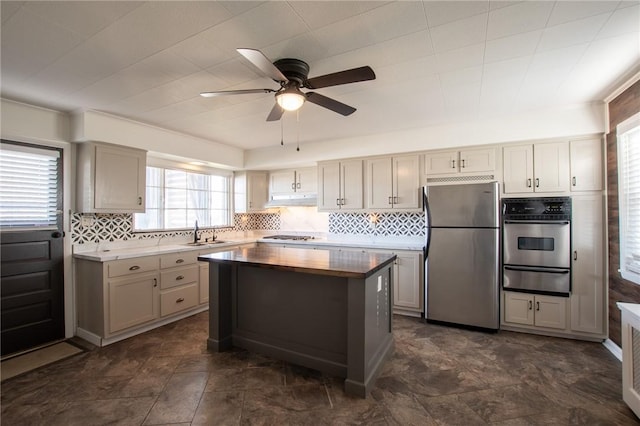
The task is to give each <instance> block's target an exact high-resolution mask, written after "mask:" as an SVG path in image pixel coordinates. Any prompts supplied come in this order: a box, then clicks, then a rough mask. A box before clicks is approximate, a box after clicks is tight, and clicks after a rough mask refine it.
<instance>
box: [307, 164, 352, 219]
mask: <svg viewBox="0 0 640 426" xmlns="http://www.w3.org/2000/svg"><path fill="white" fill-rule="evenodd" d="M318 183H319V185H318V210H319V211H332V210H339V209H340V198H341V197H342V195H341V192H340V163H339V162H334V163H323V164H320V165H319V166H318ZM361 186H362V185H361Z"/></svg>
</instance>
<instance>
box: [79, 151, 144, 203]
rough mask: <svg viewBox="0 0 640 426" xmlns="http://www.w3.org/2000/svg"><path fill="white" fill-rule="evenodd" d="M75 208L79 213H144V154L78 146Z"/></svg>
mask: <svg viewBox="0 0 640 426" xmlns="http://www.w3.org/2000/svg"><path fill="white" fill-rule="evenodd" d="M77 166H78V168H77V178H78V193H77V208H78V211H80V212H82V213H144V211H145V190H146V188H145V186H146V166H147V154H146V151H143V150H140V149H134V148H128V147H122V146H117V145H107V144H97V143H91V142H86V143H81V144H78V161H77Z"/></svg>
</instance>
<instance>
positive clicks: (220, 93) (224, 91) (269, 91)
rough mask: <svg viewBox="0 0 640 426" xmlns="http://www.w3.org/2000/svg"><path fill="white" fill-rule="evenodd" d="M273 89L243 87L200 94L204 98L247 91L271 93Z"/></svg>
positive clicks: (245, 92)
mask: <svg viewBox="0 0 640 426" xmlns="http://www.w3.org/2000/svg"><path fill="white" fill-rule="evenodd" d="M273 92H275V90H273V89H244V90H222V91H219V92H202V93H200V96H202V97H204V98H213V97H214V96H225V95H246V94H249V93H273Z"/></svg>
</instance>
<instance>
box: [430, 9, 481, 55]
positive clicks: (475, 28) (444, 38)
mask: <svg viewBox="0 0 640 426" xmlns="http://www.w3.org/2000/svg"><path fill="white" fill-rule="evenodd" d="M486 36H487V14H486V13H484V14H482V15H476V16H473V17H471V18H466V19H461V20H459V21H455V22H451V23H449V24H445V25H440V26H438V27H433V28H431V39H432V40H433V45H434V47H435V49H436V52H444V51H447V50H453V49H458V48H460V47H464V46H469V45H472V44H476V43H479V42H482V41H484V40H485V38H486Z"/></svg>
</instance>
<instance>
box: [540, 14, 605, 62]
mask: <svg viewBox="0 0 640 426" xmlns="http://www.w3.org/2000/svg"><path fill="white" fill-rule="evenodd" d="M609 15H610V14H609V13H604V14H600V15H596V16H591V17H589V18H586V19H580V20H577V21H571V22H568V23H566V24H561V25H556V26H555V27H547V28H546V29H545V30H544V31H543V33H542V37H541V38H540V44H539V45H538V49H537V51H539V52H542V51H545V50H551V49H558V48H561V47H568V46H573V45H575V44H581V43H586V42H590V41H591V40H593V38H594V37H595V35H596V34H597V32H598V31H599V30H600V28H601V27H602V25H603V24H604V23H605V22H606V21H607V19H608V18H609Z"/></svg>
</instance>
